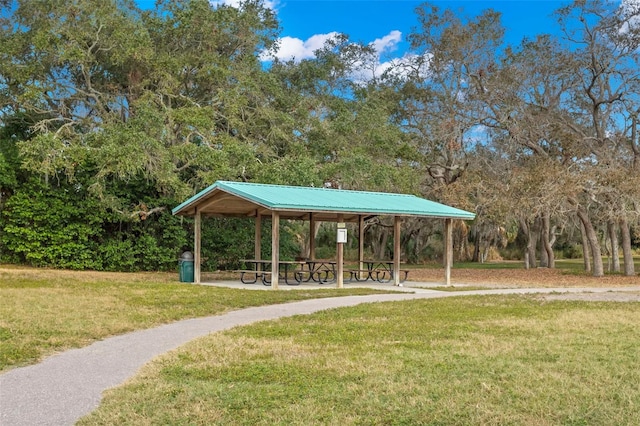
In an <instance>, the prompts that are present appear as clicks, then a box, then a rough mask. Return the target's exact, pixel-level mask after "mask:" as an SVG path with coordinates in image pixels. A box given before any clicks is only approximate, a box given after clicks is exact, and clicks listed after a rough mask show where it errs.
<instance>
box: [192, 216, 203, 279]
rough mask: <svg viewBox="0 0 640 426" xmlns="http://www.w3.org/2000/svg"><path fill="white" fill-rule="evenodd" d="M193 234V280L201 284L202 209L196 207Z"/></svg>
mask: <svg viewBox="0 0 640 426" xmlns="http://www.w3.org/2000/svg"><path fill="white" fill-rule="evenodd" d="M193 228H194V233H193V234H194V235H193V251H194V254H193V278H194V279H193V281H194V282H195V283H196V284H200V263H201V261H200V259H201V253H200V252H201V239H202V232H201V230H202V216H201V214H200V210H198V209H197V208H196V217H195V223H194V227H193Z"/></svg>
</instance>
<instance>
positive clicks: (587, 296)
mask: <svg viewBox="0 0 640 426" xmlns="http://www.w3.org/2000/svg"><path fill="white" fill-rule="evenodd" d="M541 298H542V299H544V300H579V301H585V302H640V292H637V293H633V292H626V291H621V292H606V293H564V294H547V295H544V296H541Z"/></svg>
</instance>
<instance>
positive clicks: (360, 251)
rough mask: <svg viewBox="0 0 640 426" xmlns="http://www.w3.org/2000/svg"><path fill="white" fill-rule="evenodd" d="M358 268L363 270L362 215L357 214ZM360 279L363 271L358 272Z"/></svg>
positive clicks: (362, 277) (362, 276)
mask: <svg viewBox="0 0 640 426" xmlns="http://www.w3.org/2000/svg"><path fill="white" fill-rule="evenodd" d="M358 269H359V270H360V271H362V270H364V217H362V215H359V216H358ZM358 275H359V276H360V279H361V280H362V279H364V273H363V272H358Z"/></svg>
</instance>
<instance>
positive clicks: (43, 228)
mask: <svg viewBox="0 0 640 426" xmlns="http://www.w3.org/2000/svg"><path fill="white" fill-rule="evenodd" d="M96 207H97V203H96V202H95V201H94V200H92V199H90V198H88V197H87V194H86V191H83V190H81V189H80V188H76V187H73V186H70V185H68V186H64V187H61V188H57V189H52V188H50V187H48V186H46V185H43V184H42V183H40V182H38V181H31V182H30V183H29V184H27V185H25V186H23V187H22V188H21V189H20V190H19V191H17V192H16V193H15V194H14V195H13V196H12V197H11V198H9V200H8V201H7V202H6V204H5V206H4V209H3V211H2V218H3V220H2V224H3V229H2V231H3V232H2V236H1V241H2V244H3V245H4V246H5V247H6V248H7V250H8V251H9V252H10V253H11V254H10V258H11V260H16V261H19V262H22V263H27V264H30V265H34V266H54V267H59V268H71V269H85V268H94V269H95V268H97V267H98V268H99V266H100V262H99V260H97V259H96V257H95V256H94V253H93V250H92V249H93V247H94V244H95V238H96V237H97V236H98V235H99V234H100V233H101V229H100V226H99V224H100V221H101V220H100V216H99V213H98V211H97V209H96Z"/></svg>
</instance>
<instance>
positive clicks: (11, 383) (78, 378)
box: [0, 286, 640, 426]
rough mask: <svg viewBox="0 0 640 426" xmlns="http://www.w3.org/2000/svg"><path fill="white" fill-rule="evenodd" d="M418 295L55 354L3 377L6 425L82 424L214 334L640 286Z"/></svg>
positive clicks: (240, 317)
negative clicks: (422, 305)
mask: <svg viewBox="0 0 640 426" xmlns="http://www.w3.org/2000/svg"><path fill="white" fill-rule="evenodd" d="M412 290H413V291H415V293H392V294H376V295H368V296H344V297H333V298H325V299H313V300H305V301H300V302H292V303H285V304H281V305H270V306H261V307H254V308H247V309H242V310H238V311H233V312H229V313H227V314H224V315H218V316H211V317H204V318H195V319H189V320H184V321H178V322H175V323H172V324H167V325H163V326H159V327H156V328H152V329H148V330H141V331H136V332H132V333H128V334H124V335H120V336H115V337H111V338H108V339H105V340H102V341H99V342H96V343H93V344H91V345H90V346H87V347H84V348H80V349H73V350H69V351H66V352H63V353H60V354H58V355H54V356H51V357H48V358H46V359H44V360H43V361H42V362H41V363H39V364H36V365H32V366H28V367H22V368H16V369H13V370H9V371H8V372H6V373H4V374H2V375H0V425H2V426H16V425H30V426H34V425H55V426H59V425H71V424H74V423H75V422H76V421H77V420H78V419H80V418H81V417H82V416H84V415H86V414H88V413H90V412H91V411H92V410H94V409H95V408H96V407H97V406H98V405H99V404H100V400H101V397H102V392H103V391H104V390H106V389H108V388H111V387H114V386H117V385H120V384H121V383H123V382H124V381H125V380H126V379H128V378H129V377H131V376H133V375H134V374H135V373H136V371H137V370H138V369H139V368H140V367H142V366H143V365H144V364H146V363H147V362H149V361H150V360H151V359H153V358H154V357H156V356H158V355H160V354H162V353H164V352H167V351H170V350H172V349H175V348H177V347H178V346H181V345H183V344H184V343H186V342H188V341H190V340H193V339H195V338H198V337H201V336H205V335H207V334H209V333H213V332H217V331H222V330H227V329H230V328H232V327H236V326H240V325H246V324H251V323H254V322H257V321H264V320H272V319H277V318H282V317H289V316H293V315H301V314H310V313H313V312H317V311H321V310H325V309H332V308H339V307H347V306H355V305H359V304H362V303H372V302H388V301H402V300H412V299H432V298H440V297H454V296H466V295H486V294H529V293H556V292H557V293H582V292H592V293H594V292H598V293H601V292H609V291H640V286H638V287H625V288H539V289H535V288H533V289H493V290H477V291H459V292H444V291H435V290H420V289H412Z"/></svg>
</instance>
